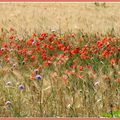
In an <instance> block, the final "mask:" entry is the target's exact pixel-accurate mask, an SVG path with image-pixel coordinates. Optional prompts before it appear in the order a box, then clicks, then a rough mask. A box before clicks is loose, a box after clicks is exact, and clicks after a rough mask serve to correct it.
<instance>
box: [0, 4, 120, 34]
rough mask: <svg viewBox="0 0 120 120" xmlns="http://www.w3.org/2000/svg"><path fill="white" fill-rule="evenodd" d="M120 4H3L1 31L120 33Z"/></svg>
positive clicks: (1, 5) (0, 15)
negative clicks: (113, 30)
mask: <svg viewBox="0 0 120 120" xmlns="http://www.w3.org/2000/svg"><path fill="white" fill-rule="evenodd" d="M119 7H120V4H119V3H106V4H105V5H104V4H103V3H100V5H99V6H97V5H95V3H1V4H0V27H5V28H9V27H14V28H15V29H17V31H21V30H27V31H34V30H35V31H44V30H47V31H49V30H51V29H54V30H59V29H61V31H62V32H66V31H68V30H70V31H76V30H78V29H83V30H84V31H85V32H106V31H108V30H110V29H112V28H115V31H116V32H118V33H119V30H120V9H119Z"/></svg>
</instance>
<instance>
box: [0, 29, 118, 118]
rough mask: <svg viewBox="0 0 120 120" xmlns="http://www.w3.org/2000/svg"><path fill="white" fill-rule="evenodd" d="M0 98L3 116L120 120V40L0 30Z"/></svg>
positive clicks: (105, 36)
mask: <svg viewBox="0 0 120 120" xmlns="http://www.w3.org/2000/svg"><path fill="white" fill-rule="evenodd" d="M0 96H1V97H0V116H1V117H101V116H105V115H104V113H105V114H107V113H108V116H109V117H120V114H119V110H120V38H119V37H118V36H116V35H115V34H114V32H108V33H105V34H101V33H98V32H97V33H94V34H88V33H85V32H84V31H78V32H77V33H73V32H72V33H71V32H67V33H64V34H60V33H58V32H56V31H55V30H52V31H51V32H49V33H47V32H45V31H43V32H41V33H35V32H33V33H32V34H31V35H28V34H27V33H24V34H18V33H17V31H16V30H15V29H14V28H10V29H4V28H1V36H0ZM116 111H117V112H116ZM115 112H116V113H115ZM114 113H115V114H114Z"/></svg>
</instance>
